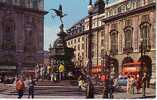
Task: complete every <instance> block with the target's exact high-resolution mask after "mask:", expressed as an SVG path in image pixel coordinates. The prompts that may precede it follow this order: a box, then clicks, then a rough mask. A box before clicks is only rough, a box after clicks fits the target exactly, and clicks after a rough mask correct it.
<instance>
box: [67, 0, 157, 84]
mask: <svg viewBox="0 0 157 100" xmlns="http://www.w3.org/2000/svg"><path fill="white" fill-rule="evenodd" d="M99 1H102V0H97V1H96V2H99ZM96 7H97V6H95V9H96ZM155 8H156V0H119V1H117V2H114V3H111V4H106V5H105V6H104V12H103V13H94V14H93V21H92V62H93V66H97V65H101V64H102V61H103V58H102V56H103V55H104V54H105V53H106V52H109V53H110V55H111V57H112V58H113V64H114V67H115V72H116V73H117V74H121V72H122V66H123V65H124V64H125V63H129V62H134V61H141V59H144V60H143V61H144V63H145V64H146V66H147V69H148V70H147V72H148V73H149V74H148V75H149V77H151V79H152V80H151V82H153V81H154V79H155V76H156V72H155V71H156V56H155V55H156V47H155V44H156V34H155V33H156V29H155V27H156V25H155V24H156V9H155ZM80 23H81V24H80ZM88 23H89V22H88V16H87V17H85V18H83V19H82V20H81V21H79V22H78V23H77V24H75V25H73V26H72V27H71V28H70V29H69V30H68V33H69V36H68V37H67V45H68V46H69V47H73V48H75V57H76V58H75V61H76V62H81V63H83V65H84V66H86V65H87V61H88V58H87V57H88V56H87V54H88V53H87V52H88V45H87V40H88V38H87V35H88V26H89V24H88ZM80 25H81V26H80ZM80 27H81V28H80ZM82 27H83V28H82ZM80 29H83V30H82V31H79V30H80ZM82 38H84V39H83V40H84V41H83V40H82ZM141 39H142V40H143V43H144V44H143V47H144V50H145V51H146V52H145V55H144V56H143V58H141V53H140V45H141V41H140V40H141ZM79 40H80V41H79ZM75 41H76V42H75ZM82 45H83V46H84V49H80V48H82ZM80 46H81V47H80ZM79 58H81V60H80V59H79Z"/></svg>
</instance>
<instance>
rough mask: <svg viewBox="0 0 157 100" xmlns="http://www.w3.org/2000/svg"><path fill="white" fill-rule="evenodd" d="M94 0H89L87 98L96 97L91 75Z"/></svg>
mask: <svg viewBox="0 0 157 100" xmlns="http://www.w3.org/2000/svg"><path fill="white" fill-rule="evenodd" d="M93 10H94V9H93V5H92V0H90V1H89V5H88V14H89V33H88V66H87V67H88V76H89V77H88V78H87V81H88V86H87V94H86V98H94V86H93V84H92V81H91V79H90V77H91V67H92V14H93Z"/></svg>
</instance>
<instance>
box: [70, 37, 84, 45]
mask: <svg viewBox="0 0 157 100" xmlns="http://www.w3.org/2000/svg"><path fill="white" fill-rule="evenodd" d="M81 39H82V41H84V37H82V38H81ZM78 42H80V38H78ZM74 43H76V39H74ZM70 44H73V40H71V41H68V45H70Z"/></svg>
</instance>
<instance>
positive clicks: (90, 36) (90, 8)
mask: <svg viewBox="0 0 157 100" xmlns="http://www.w3.org/2000/svg"><path fill="white" fill-rule="evenodd" d="M92 13H93V5H92V0H90V1H89V5H88V14H89V33H88V74H89V75H91V71H90V68H91V67H92V18H93V17H92Z"/></svg>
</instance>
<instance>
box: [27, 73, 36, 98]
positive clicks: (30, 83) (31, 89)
mask: <svg viewBox="0 0 157 100" xmlns="http://www.w3.org/2000/svg"><path fill="white" fill-rule="evenodd" d="M34 85H35V81H34V80H33V77H32V76H31V77H30V78H29V81H28V98H30V96H31V98H34Z"/></svg>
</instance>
